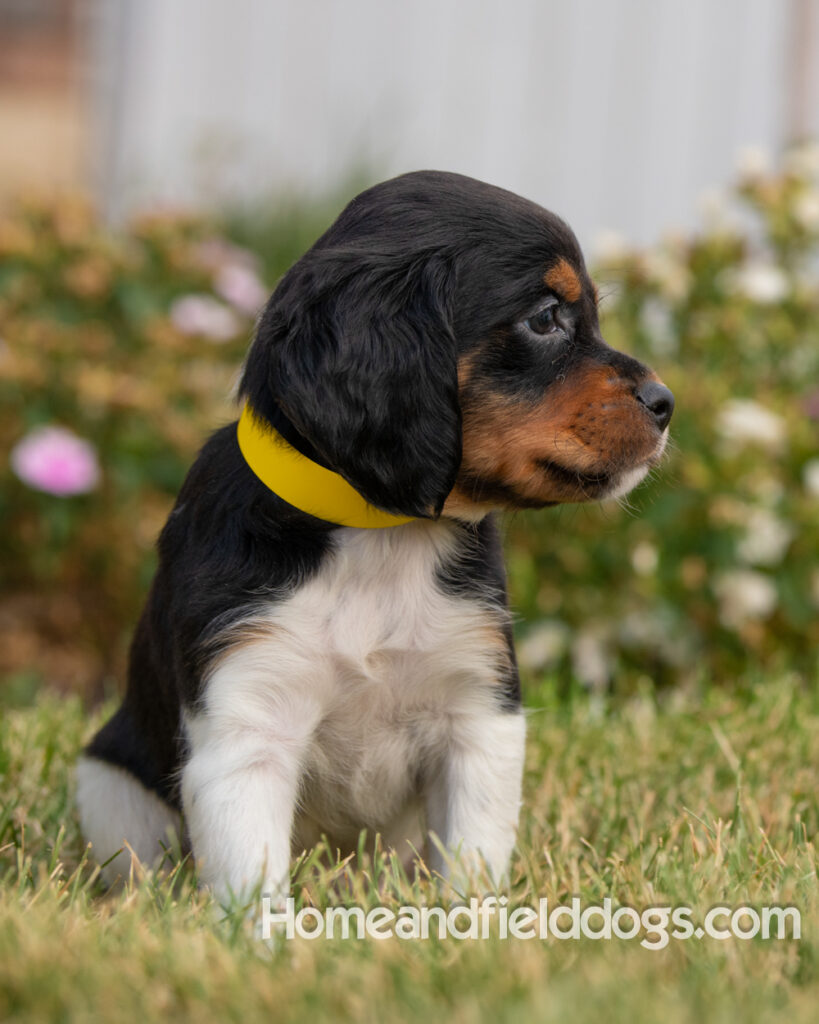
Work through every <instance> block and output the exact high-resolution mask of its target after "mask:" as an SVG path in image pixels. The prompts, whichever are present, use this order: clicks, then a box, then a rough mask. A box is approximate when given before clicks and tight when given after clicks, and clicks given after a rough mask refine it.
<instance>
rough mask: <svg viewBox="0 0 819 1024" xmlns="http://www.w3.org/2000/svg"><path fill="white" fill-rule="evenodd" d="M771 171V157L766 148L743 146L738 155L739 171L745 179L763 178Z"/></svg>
mask: <svg viewBox="0 0 819 1024" xmlns="http://www.w3.org/2000/svg"><path fill="white" fill-rule="evenodd" d="M770 169H771V155H770V153H769V152H768V150H767V149H765V148H764V146H743V148H742V149H740V151H739V153H738V154H737V171H738V172H739V174H740V177H743V178H762V177H764V176H765V175H766V174H768V172H769V171H770Z"/></svg>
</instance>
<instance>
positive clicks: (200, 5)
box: [97, 0, 819, 243]
mask: <svg viewBox="0 0 819 1024" xmlns="http://www.w3.org/2000/svg"><path fill="white" fill-rule="evenodd" d="M817 2H819V0H571V2H566V0H562V2H561V0H473V2H466V0H404V2H396V0H230V2H228V0H100V5H101V6H100V14H99V33H98V35H97V41H98V54H99V56H100V58H101V59H100V60H99V62H98V68H99V69H100V70H99V76H98V85H97V97H98V101H99V109H100V112H101V118H100V122H99V123H100V126H101V130H100V132H99V135H98V149H97V168H98V181H99V187H100V189H101V190H102V193H103V195H104V196H105V198H106V201H107V204H108V207H109V210H111V211H112V213H113V214H114V215H120V214H122V213H124V212H126V211H128V210H131V209H133V208H134V207H140V206H144V205H146V204H149V203H155V202H163V203H167V202H170V203H177V202H201V201H221V200H223V199H224V198H228V199H230V200H231V201H235V200H250V199H252V198H255V197H260V196H273V195H275V194H276V192H277V191H278V190H280V189H282V188H283V187H287V186H294V185H295V186H297V187H299V188H302V189H307V190H315V191H318V192H321V191H325V190H331V191H332V190H333V189H337V188H338V187H339V186H340V185H343V183H344V182H345V181H346V180H348V178H349V175H350V173H351V171H352V170H354V169H364V170H365V171H366V173H367V175H368V176H369V178H372V179H378V178H381V177H386V176H389V175H391V174H394V173H399V172H401V171H404V170H412V169H415V168H419V167H439V168H445V169H450V170H457V171H461V172H463V173H467V174H471V175H473V176H475V177H479V178H484V179H486V180H489V181H493V182H496V183H497V184H500V185H503V186H505V187H507V188H511V189H513V190H516V191H519V192H521V193H523V194H524V195H527V196H529V197H531V198H533V199H536V200H538V201H539V202H541V203H543V204H544V205H546V206H549V207H551V208H552V209H554V210H556V211H557V212H559V213H560V214H562V215H563V216H564V217H566V219H568V220H569V221H570V223H572V225H573V226H574V227H575V229H576V230H577V231H578V233H579V234H580V236H581V239H582V240H583V241H584V242H586V243H589V242H590V241H591V240H592V239H593V238H594V236H595V235H596V234H597V233H598V232H599V231H600V230H602V229H614V230H618V231H620V232H623V233H624V234H626V235H627V236H629V237H631V238H632V239H635V240H648V239H651V238H653V237H656V236H657V235H658V234H659V233H660V232H661V231H663V230H664V229H667V228H671V227H674V226H686V225H691V224H693V223H695V222H696V217H697V200H698V197H699V195H700V194H701V192H702V191H703V189H705V188H706V187H708V186H711V185H715V184H716V185H718V184H720V183H725V182H726V181H727V180H728V179H729V178H730V176H731V173H732V169H733V167H734V164H735V160H736V153H737V150H738V149H739V148H740V147H742V146H745V145H749V144H759V145H763V146H765V147H767V148H769V149H772V150H776V149H778V148H780V147H781V146H782V144H783V142H784V141H785V140H786V138H787V136H788V134H789V131H790V130H791V127H792V125H793V122H794V117H795V116H796V115H795V114H794V112H793V111H794V106H795V101H794V91H795V90H796V89H797V88H798V89H801V90H802V93H804V90H805V89H806V88H807V89H809V90H812V92H813V93H814V94H815V95H811V96H809V97H808V102H805V96H804V95H802V97H801V98H802V101H803V104H802V105H803V107H804V108H805V109H807V110H808V112H809V113H808V116H811V115H810V112H811V111H812V110H816V111H819V78H818V77H817V76H816V75H812V76H811V75H810V74H802V75H801V76H799V75H796V74H795V73H794V68H793V66H792V64H793V60H794V59H795V57H794V52H795V50H794V38H795V35H796V34H795V33H794V29H793V24H794V18H795V12H796V11H797V9H801V10H802V15H801V17H803V18H804V16H805V15H804V10H805V8H806V6H807V7H810V6H813V7H815V6H816V4H817ZM815 20H816V21H819V19H815ZM815 28H816V29H819V25H817V26H815ZM803 35H804V33H803ZM816 35H817V32H816V31H814V32H813V36H816ZM813 36H812V37H811V39H813ZM811 45H813V44H811ZM812 52H813V55H814V57H815V56H816V55H817V48H816V47H815V46H814V47H813V51H812ZM801 59H802V61H804V59H805V58H804V54H803V56H802V58H801ZM806 83H807V84H806ZM814 100H815V102H813V101H814ZM812 127H813V128H814V129H815V130H819V123H815V124H813V125H812Z"/></svg>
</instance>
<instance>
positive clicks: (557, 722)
mask: <svg viewBox="0 0 819 1024" xmlns="http://www.w3.org/2000/svg"><path fill="white" fill-rule="evenodd" d="M814 682H815V681H814ZM555 692H556V687H555V686H554V684H553V683H552V682H551V681H549V680H546V681H543V682H541V683H536V682H534V681H532V680H530V681H529V683H528V685H527V705H528V708H529V742H528V759H527V773H526V784H525V803H524V810H523V813H522V817H521V830H520V837H519V844H518V849H517V852H516V855H515V858H514V862H513V868H512V881H511V885H510V889H509V898H510V905H516V904H525V905H529V904H536V902H537V899H538V898H539V897H546V898H548V899H549V901H550V904H552V905H556V904H557V903H567V902H568V901H569V900H570V898H571V897H572V896H579V897H580V899H581V901H582V903H583V904H584V905H587V904H588V905H590V904H600V903H601V902H602V900H603V898H604V897H605V896H610V897H611V898H612V900H613V903H614V905H615V906H617V905H622V904H628V905H631V906H633V907H636V908H638V909H641V908H644V907H647V906H656V905H672V906H678V905H686V906H689V907H691V908H692V910H693V911H694V915H693V916H694V919H695V920H702V918H703V917H704V915H705V914H706V912H707V911H708V909H709V908H710V907H713V906H715V905H718V904H725V905H727V906H730V907H737V906H740V905H743V904H750V905H751V906H753V907H756V908H760V907H762V906H765V905H770V904H781V905H792V906H795V907H797V908H798V909H799V911H800V914H801V923H802V926H801V935H802V937H801V938H800V939H799V940H795V939H792V938H788V939H785V940H777V939H769V940H767V941H763V940H762V939H761V938H753V939H746V940H743V939H740V938H733V937H732V938H729V939H726V940H724V941H719V940H717V939H714V938H708V937H703V938H702V939H699V940H698V939H696V938H690V939H688V940H687V941H682V940H674V939H672V940H671V941H670V942H669V944H668V946H667V947H666V948H664V949H660V950H650V949H647V948H645V947H644V946H643V945H641V944H640V936H638V937H636V938H635V939H633V940H630V941H625V940H616V939H611V940H605V939H604V940H599V941H592V940H589V939H581V940H564V941H560V940H557V939H554V938H549V939H547V940H545V941H542V940H540V939H538V938H535V939H532V940H527V941H524V940H514V939H507V940H505V941H504V940H501V939H499V938H497V936H496V935H495V936H493V937H492V938H490V939H488V940H484V941H481V940H477V941H458V940H457V939H454V938H446V939H443V940H441V939H438V938H437V937H435V938H430V939H428V940H426V941H422V940H415V941H412V940H401V939H398V938H389V939H387V940H385V941H378V940H375V939H363V940H360V941H359V940H356V939H348V940H346V941H343V940H341V939H334V940H328V939H326V938H318V939H313V940H309V939H304V938H298V937H296V938H294V939H292V940H289V941H288V940H285V939H283V938H280V939H279V940H278V941H276V942H274V943H273V944H272V945H269V944H265V943H262V942H261V941H259V940H258V939H256V938H255V937H254V935H253V932H252V930H251V929H250V928H249V927H248V926H247V924H246V923H245V921H244V919H243V917H242V916H241V915H239V914H235V915H233V916H227V917H226V916H225V915H224V914H223V913H222V911H221V909H220V908H218V907H217V906H215V905H214V904H213V902H212V901H211V900H210V899H209V898H208V896H207V895H206V894H205V893H202V892H199V891H198V890H197V889H196V881H195V877H194V873H193V870H192V868H191V867H190V866H189V865H187V864H184V863H183V864H181V865H180V866H179V867H177V868H176V869H175V871H174V872H173V874H172V875H171V877H170V878H167V879H165V880H162V881H156V880H150V879H149V880H147V881H146V882H144V883H143V884H142V885H141V886H139V885H133V886H129V887H127V888H126V890H125V891H122V892H120V893H119V894H117V895H106V894H105V893H104V892H103V890H102V889H101V887H100V885H99V883H98V881H97V880H96V871H95V869H94V868H93V867H92V866H91V865H90V864H89V863H87V862H86V861H85V860H84V858H83V851H82V840H81V838H80V835H79V831H78V825H77V816H76V812H75V810H74V807H73V804H72V782H71V766H72V763H73V761H74V758H75V757H76V754H77V752H78V750H79V748H80V745H81V743H82V741H83V739H84V738H86V737H88V736H89V735H90V734H91V732H92V731H93V729H94V726H95V722H98V721H99V718H100V717H101V716H102V715H103V714H105V713H106V710H110V708H109V709H102V710H101V711H100V712H99V713H98V715H96V716H95V717H94V718H91V717H89V716H88V715H86V714H85V713H84V712H83V710H82V707H81V704H80V701H79V700H78V699H75V698H68V699H66V698H64V697H56V696H54V697H51V696H47V695H42V696H41V697H40V698H38V699H37V701H36V703H34V704H33V705H30V706H28V707H18V708H10V709H8V710H7V711H6V712H5V714H4V715H3V719H2V723H1V724H0V779H2V782H1V783H0V793H1V794H2V805H1V806H0V879H2V880H1V881H0V1019H2V1020H8V1019H17V1020H25V1021H38V1020H72V1021H73V1020H101V1019H102V1020H106V1021H119V1020H136V1019H142V1020H145V1019H148V1020H153V1019H157V1018H159V1017H164V1016H168V1017H169V1018H171V1019H173V1020H178V1021H183V1020H192V1021H197V1022H206V1021H210V1020H213V1021H225V1020H242V1021H246V1020H248V1019H249V1020H253V1019H257V1018H261V1017H262V1015H264V1016H265V1017H266V1018H267V1017H270V1018H272V1019H276V1020H286V1021H289V1020H293V1021H300V1020H304V1019H308V1018H309V1019H312V1020H339V1019H347V1018H353V1019H357V1020H374V1021H375V1020H384V1019H387V1018H389V1019H391V1020H430V1019H432V1018H433V1017H434V1016H436V1015H437V1016H439V1017H444V1018H445V1019H451V1020H455V1021H478V1020H515V1021H521V1020H538V1021H552V1020H554V1021H564V1020H566V1019H569V1018H570V1019H572V1020H574V1021H583V1020H589V1021H591V1020H594V1021H598V1020H600V1019H601V1018H603V1019H606V1020H623V1021H625V1020H628V1021H641V1020H646V1021H655V1020H657V1019H662V1020H667V1021H670V1022H673V1021H678V1020H679V1021H687V1020H690V1019H698V1020H704V1021H721V1020H726V1021H728V1020H730V1021H734V1020H738V1019H742V1020H747V1021H767V1020H781V1019H788V1020H791V1021H802V1020H804V1021H809V1020H810V1021H812V1020H815V1017H816V1004H817V1000H819V970H818V969H817V960H818V959H819V942H818V941H817V929H816V925H817V920H818V919H819V914H818V913H817V912H818V911H819V899H818V898H817V896H818V890H817V877H816V868H817V858H816V850H815V847H814V844H813V837H814V836H815V833H816V826H817V797H816V794H817V791H819V769H817V766H819V727H818V726H819V696H817V688H816V686H815V685H813V686H808V685H806V682H805V680H800V679H799V678H797V677H796V676H795V675H789V674H788V673H785V672H782V673H780V674H779V676H778V678H776V679H775V680H768V681H763V680H761V679H759V680H746V681H744V682H743V681H740V682H739V683H736V682H735V685H734V686H733V687H732V688H731V691H730V693H729V692H727V691H720V690H719V689H716V688H713V687H704V688H703V690H702V695H700V696H698V695H697V694H696V692H695V691H691V692H690V693H688V694H685V695H683V694H681V693H680V692H679V691H678V692H676V693H670V694H665V695H661V697H660V698H659V699H658V698H656V697H655V696H653V695H652V694H649V693H645V694H642V695H639V696H634V697H631V698H628V699H625V698H619V699H609V698H603V699H598V698H594V697H590V696H588V695H586V694H578V695H576V696H574V697H572V696H570V697H569V698H566V697H565V695H564V696H562V697H561V698H560V699H558V698H557V697H556V696H555ZM294 895H295V896H296V900H297V906H302V905H306V904H310V903H313V904H315V905H318V906H322V907H323V906H326V905H328V904H334V903H339V902H344V903H347V904H353V903H355V904H358V905H361V906H363V907H365V908H367V907H370V906H375V905H377V904H383V905H385V906H387V907H394V908H397V907H398V906H401V905H406V904H415V905H417V904H422V903H426V904H432V903H435V902H436V901H439V900H446V898H447V895H446V894H445V893H443V892H442V891H441V890H439V889H436V887H435V883H434V881H431V880H424V879H422V880H421V881H417V882H413V883H410V882H408V881H406V880H402V879H401V878H400V876H399V874H398V873H397V871H396V870H395V868H394V865H393V864H391V862H390V860H389V858H386V857H384V858H382V857H376V859H375V862H371V861H370V860H369V859H368V858H367V857H366V856H363V857H362V862H361V863H359V864H358V865H357V868H356V871H355V873H354V874H353V875H352V877H351V876H350V875H349V874H345V873H343V872H341V871H339V870H335V869H333V868H331V867H327V866H321V865H320V864H318V863H317V862H316V860H315V859H311V860H310V861H307V862H304V863H301V864H299V865H297V867H296V881H295V883H294Z"/></svg>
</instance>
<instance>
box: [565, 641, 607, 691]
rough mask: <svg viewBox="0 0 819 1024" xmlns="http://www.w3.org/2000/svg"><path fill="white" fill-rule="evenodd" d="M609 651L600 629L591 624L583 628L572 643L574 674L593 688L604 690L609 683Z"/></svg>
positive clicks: (585, 684)
mask: <svg viewBox="0 0 819 1024" xmlns="http://www.w3.org/2000/svg"><path fill="white" fill-rule="evenodd" d="M609 660H610V658H609V651H608V644H607V643H606V638H605V636H604V634H603V633H602V632H601V630H600V629H596V628H595V627H594V626H591V627H589V628H587V629H583V630H581V631H580V632H579V633H578V634H577V635H576V636H575V638H574V642H573V643H572V668H573V669H574V674H575V675H576V676H577V678H578V679H579V680H580V682H581V683H583V685H584V686H588V687H589V688H590V689H592V690H604V689H605V688H606V687H607V686H608V683H609V678H610V672H609Z"/></svg>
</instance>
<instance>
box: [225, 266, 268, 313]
mask: <svg viewBox="0 0 819 1024" xmlns="http://www.w3.org/2000/svg"><path fill="white" fill-rule="evenodd" d="M213 288H214V290H215V291H216V293H217V294H218V295H221V297H222V298H223V299H226V300H227V301H228V302H229V303H230V304H231V305H232V306H234V307H235V308H236V309H238V310H239V311H240V312H241V313H246V314H247V315H248V316H255V315H256V314H257V313H258V312H259V310H260V309H261V308H262V306H263V305H264V304H265V302H266V301H267V289H266V288H265V286H264V285H263V284H262V282H261V281H260V280H259V276H258V274H257V273H256V271H255V270H253V268H252V267H247V266H243V265H242V264H240V263H227V264H225V266H223V267H220V268H219V270H217V272H216V274H215V276H214V278H213Z"/></svg>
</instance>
